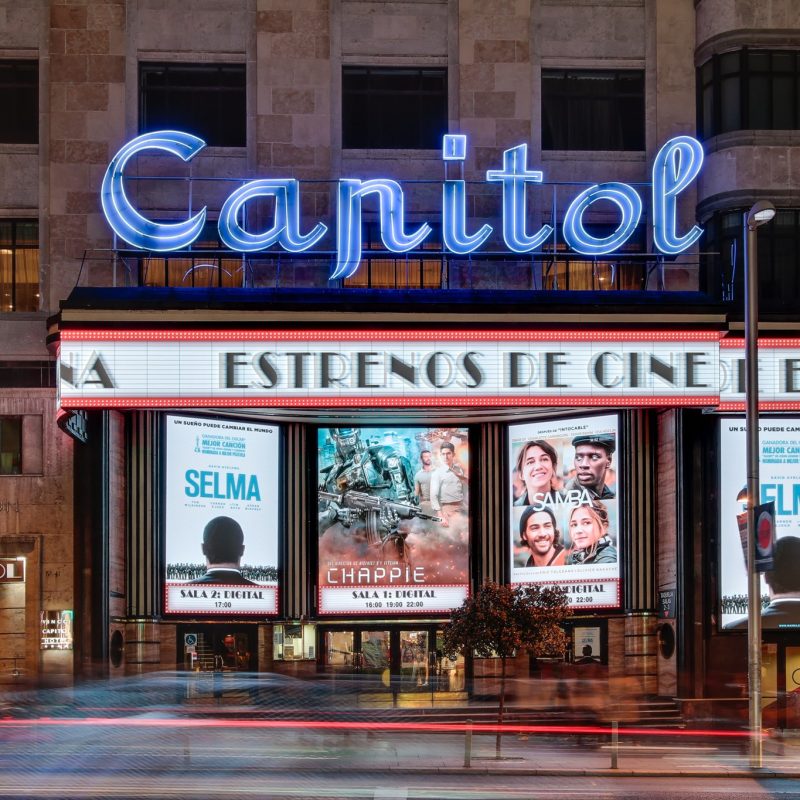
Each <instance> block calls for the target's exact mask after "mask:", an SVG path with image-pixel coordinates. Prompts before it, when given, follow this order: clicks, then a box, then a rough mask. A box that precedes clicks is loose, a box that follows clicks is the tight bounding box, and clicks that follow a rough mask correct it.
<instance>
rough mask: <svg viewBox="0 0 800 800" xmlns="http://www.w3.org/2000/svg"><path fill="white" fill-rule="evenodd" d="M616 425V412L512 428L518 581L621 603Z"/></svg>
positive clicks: (590, 604) (587, 603)
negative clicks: (554, 587)
mask: <svg viewBox="0 0 800 800" xmlns="http://www.w3.org/2000/svg"><path fill="white" fill-rule="evenodd" d="M618 427H619V425H618V417H617V415H616V414H609V415H606V416H596V417H580V418H571V419H559V420H552V421H549V422H530V423H527V424H525V425H512V426H510V427H509V464H510V472H511V475H510V484H511V497H510V498H509V502H510V504H511V514H510V517H511V531H510V537H511V547H510V552H511V581H512V583H516V584H544V585H548V586H561V587H563V588H564V589H565V590H566V591H567V595H568V598H569V601H570V604H572V605H574V606H577V607H580V608H616V607H617V606H619V604H620V566H619V565H620V546H621V540H622V537H621V536H620V528H619V525H620V519H621V517H620V513H619V509H620V486H619V481H618V476H619V475H620V474H621V472H622V469H621V464H620V459H621V454H620V452H619V431H618Z"/></svg>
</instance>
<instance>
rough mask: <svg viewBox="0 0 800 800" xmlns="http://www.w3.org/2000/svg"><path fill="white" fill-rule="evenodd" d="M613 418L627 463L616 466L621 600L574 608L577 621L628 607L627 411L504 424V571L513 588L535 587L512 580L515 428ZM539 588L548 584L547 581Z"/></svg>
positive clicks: (552, 416)
mask: <svg viewBox="0 0 800 800" xmlns="http://www.w3.org/2000/svg"><path fill="white" fill-rule="evenodd" d="M609 416H613V417H616V426H617V441H616V451H615V452H616V453H620V452H623V453H624V455H625V464H624V465H623V468H622V469H621V468H620V465H619V463H615V464H614V469H615V471H616V474H617V486H619V487H621V494H622V498H621V501H619V502H618V505H617V527H618V528H619V529H620V530H618V532H617V546H618V547H619V549H620V557H619V559H618V561H617V568H618V573H619V577H618V579H617V581H618V582H617V600H616V603H615V604H613V605H611V604H604V605H597V606H595V605H591V606H590V605H586V606H578V605H572V606H571V608H572V609H573V614H574V615H575V616H574V617H573V619H575V620H578V619H580V616H581V615H582V613H583V612H584V611H585V612H587V613H588V614H591V615H592V616H595V615H605V614H608V615H613V614H615V613H618V612H619V611H620V610H622V609H623V607H624V604H625V587H626V586H627V579H628V574H627V560H628V558H627V554H628V549H629V548H630V547H631V532H630V530H629V521H630V517H629V514H628V504H629V500H628V491H629V481H628V474H629V473H630V463H629V461H630V453H629V449H628V441H627V436H626V428H625V425H624V420H625V415H624V411H622V410H619V409H615V408H603V409H590V410H588V411H586V412H581V411H580V410H578V409H572V410H570V411H563V412H556V413H554V414H547V415H541V416H525V417H520V418H519V419H515V420H514V421H513V422H507V423H506V424H505V425H504V432H505V440H504V443H503V450H504V452H503V461H502V463H503V470H504V476H505V480H504V496H503V497H504V500H503V502H504V504H505V509H506V530H505V534H504V536H503V563H504V570H503V574H504V577H505V582H506V583H508V584H509V585H510V586H532V585H537V584H530V583H525V582H518V581H512V574H513V568H514V563H513V562H514V553H513V541H512V540H513V536H512V535H510V534H511V531H512V528H513V507H512V506H509V505H508V502H509V499H510V498H511V496H512V489H511V474H512V471H513V463H512V462H513V458H512V455H511V431H512V428H515V427H520V426H523V425H533V424H537V423H540V424H546V423H553V424H556V423H558V422H559V421H563V422H564V423H565V424H566V423H568V422H570V421H572V420H585V419H591V418H593V417H609ZM575 582H576V581H575V580H574V579H564V580H563V581H561V583H564V584H566V583H575ZM538 585H547V584H546V583H545V582H542V584H538Z"/></svg>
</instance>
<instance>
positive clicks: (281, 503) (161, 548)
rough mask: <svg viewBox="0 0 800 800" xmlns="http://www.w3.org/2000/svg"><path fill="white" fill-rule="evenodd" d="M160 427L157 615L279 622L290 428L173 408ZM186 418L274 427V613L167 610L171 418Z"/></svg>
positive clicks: (283, 583)
mask: <svg viewBox="0 0 800 800" xmlns="http://www.w3.org/2000/svg"><path fill="white" fill-rule="evenodd" d="M158 416H159V419H158V424H157V428H156V430H157V437H158V458H157V459H156V460H155V461H156V464H157V467H158V472H159V474H158V477H157V479H156V480H155V481H154V484H155V485H156V486H157V487H158V488H157V491H158V506H159V507H158V511H157V523H158V530H157V532H155V536H154V538H155V553H154V561H155V563H156V564H157V565H158V575H157V586H158V590H157V592H156V595H157V598H156V609H157V613H158V614H159V615H160V616H162V617H165V618H168V619H179V618H191V619H198V620H201V621H213V620H225V619H227V620H233V619H240V620H241V621H243V622H258V621H259V620H260V619H265V620H276V619H280V618H281V616H282V614H283V613H284V612H283V608H284V605H285V591H286V580H285V576H286V573H285V570H286V567H285V559H286V478H285V472H286V427H285V425H284V424H283V423H279V422H276V421H274V420H272V419H269V418H260V417H251V416H247V415H240V414H231V413H223V414H220V413H217V412H216V411H215V410H210V411H209V413H198V412H197V411H195V410H188V411H187V410H183V409H179V408H176V409H172V408H171V409H169V410H165V411H162V412H160V413H159V415H158ZM168 417H184V418H187V419H197V420H221V421H230V422H247V423H250V424H254V425H264V426H269V427H271V428H274V429H275V431H276V436H277V451H278V453H277V461H278V466H277V474H278V476H279V482H278V486H277V489H276V494H275V496H276V500H277V507H278V508H277V523H276V524H277V530H276V536H277V542H276V543H277V556H276V557H277V565H276V568H277V573H278V577H277V581H276V584H277V585H276V588H275V593H276V598H275V608H274V610H270V611H258V612H253V613H245V612H242V611H218V612H207V611H167V608H166V594H167V593H166V587H167V449H168V448H167V418H168Z"/></svg>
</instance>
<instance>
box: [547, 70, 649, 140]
mask: <svg viewBox="0 0 800 800" xmlns="http://www.w3.org/2000/svg"><path fill="white" fill-rule="evenodd" d="M604 77H605V78H611V79H612V80H613V91H611V92H610V93H607V94H605V95H603V94H597V93H591V92H588V91H587V90H586V89H585V86H584V85H581V79H584V80H587V81H588V80H590V79H594V80H597V79H601V78H604ZM632 77H635V78H637V79H638V83H639V87H640V89H641V91H638V90H637V91H636V92H631V91H626V90H625V87H624V84H622V85H621V81H622V80H623V79H626V80H627V79H630V78H632ZM556 80H559V81H560V83H561V86H559V87H557V88H554V82H555V81H556ZM571 82H572V83H571ZM645 97H646V85H645V71H644V70H643V69H615V70H609V69H580V68H561V69H543V70H542V75H541V120H542V129H541V135H542V150H543V151H547V152H550V151H569V152H594V151H604V152H624V153H639V152H644V151H645V149H646V110H645ZM632 100H634V101H637V102H640V103H641V119H640V121H639V122H640V125H638V126H637V129H636V130H635V131H633V129H630V130H627V129H626V127H625V126H624V124H623V122H624V120H625V119H627V118H628V117H629V114H628V113H627V112H625V113H623V110H624V109H623V106H624V105H625V104H626V103H628V102H631V101H632ZM588 103H601V104H607V105H608V109H607V114H606V116H607V119H609V120H611V121H614V120H616V127H615V128H614V129H612V128H611V127H609V128H608V130H607V132H606V133H607V138H606V140H605V141H600V140H598V139H597V138H594V139H593V140H592V141H590V142H586V143H584V142H581V141H580V140H579V139H578V138H577V136H578V133H577V132H578V131H579V130H582V131H586V130H587V126H585V125H583V123H582V122H581V120H580V119H577V118H575V116H576V115H575V112H574V109H575V108H582V109H585V108H586V105H587V104H588ZM551 104H555V105H554V106H551ZM559 106H560V107H559ZM551 118H560V119H558V121H559V123H560V125H559V126H558V127H559V128H560V130H557V126H555V125H553V124H551V123H550V119H551ZM588 130H589V133H590V135H591V136H593V137H597V135H598V130H597V127H596V126H590V127H589V128H588ZM614 139H615V140H616V141H614ZM631 139H633V141H631ZM634 145H635V146H634Z"/></svg>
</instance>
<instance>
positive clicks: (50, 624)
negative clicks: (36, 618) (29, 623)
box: [39, 611, 75, 650]
mask: <svg viewBox="0 0 800 800" xmlns="http://www.w3.org/2000/svg"><path fill="white" fill-rule="evenodd" d="M74 616H75V612H74V611H42V613H41V615H40V623H41V624H40V632H41V638H40V645H39V646H40V648H41V649H42V650H72V643H73V638H74V637H73V630H74V626H73V622H74Z"/></svg>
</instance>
